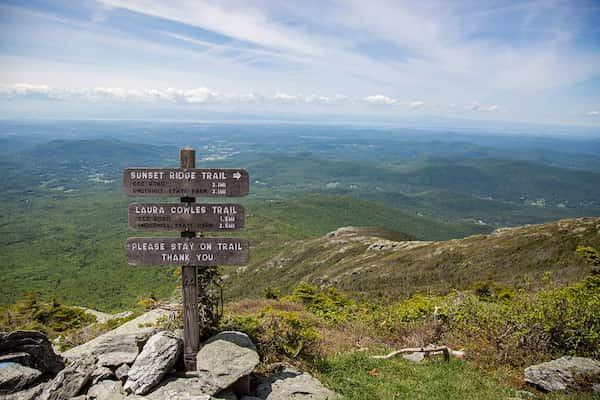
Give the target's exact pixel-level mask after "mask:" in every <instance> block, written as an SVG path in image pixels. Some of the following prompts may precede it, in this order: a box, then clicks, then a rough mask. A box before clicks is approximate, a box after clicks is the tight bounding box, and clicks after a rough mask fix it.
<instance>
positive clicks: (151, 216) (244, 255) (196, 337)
mask: <svg viewBox="0 0 600 400" xmlns="http://www.w3.org/2000/svg"><path fill="white" fill-rule="evenodd" d="M123 191H124V192H125V193H126V194H127V195H128V196H136V197H180V201H181V203H133V204H130V205H129V218H128V220H129V228H130V229H132V230H142V231H179V232H181V238H150V237H133V238H129V239H127V242H126V243H125V253H126V256H127V263H128V264H129V265H164V266H169V265H181V281H182V291H183V330H184V333H183V345H184V362H185V367H186V369H187V370H195V369H196V354H197V353H198V348H199V341H200V326H199V317H198V274H199V273H200V274H202V272H203V270H200V271H198V267H210V266H217V265H244V264H246V263H247V262H248V257H249V243H248V241H247V240H245V239H237V238H203V237H200V238H197V237H196V232H202V231H231V230H237V229H241V228H243V227H244V222H245V211H244V207H242V206H241V205H239V204H233V203H196V197H241V196H246V195H247V194H248V191H249V177H248V172H247V171H245V170H243V169H215V168H212V169H196V152H195V151H194V150H193V149H191V148H184V149H182V150H181V151H180V168H127V169H125V171H123Z"/></svg>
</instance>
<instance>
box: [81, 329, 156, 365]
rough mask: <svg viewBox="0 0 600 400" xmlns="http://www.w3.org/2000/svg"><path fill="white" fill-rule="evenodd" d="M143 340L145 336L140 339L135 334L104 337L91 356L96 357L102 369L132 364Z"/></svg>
mask: <svg viewBox="0 0 600 400" xmlns="http://www.w3.org/2000/svg"><path fill="white" fill-rule="evenodd" d="M145 340H146V337H145V336H142V337H140V336H139V335H137V334H135V333H132V334H125V335H112V336H106V337H105V338H104V339H103V340H102V341H101V342H100V343H98V345H97V346H96V348H95V349H94V351H93V353H92V354H93V355H95V356H96V357H98V365H100V366H103V367H119V366H121V365H123V364H132V363H133V362H134V361H135V359H136V357H137V356H138V354H139V353H140V348H141V346H142V345H143V343H144V342H145Z"/></svg>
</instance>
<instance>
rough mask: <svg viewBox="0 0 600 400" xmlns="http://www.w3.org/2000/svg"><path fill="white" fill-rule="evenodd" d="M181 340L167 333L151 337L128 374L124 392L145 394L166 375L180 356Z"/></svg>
mask: <svg viewBox="0 0 600 400" xmlns="http://www.w3.org/2000/svg"><path fill="white" fill-rule="evenodd" d="M182 346H183V344H182V340H181V338H179V337H178V336H175V335H174V334H172V333H169V332H160V333H157V334H156V335H154V336H152V337H151V338H150V339H149V340H148V342H147V343H146V345H145V346H144V349H143V350H142V352H141V353H140V355H139V356H138V357H137V359H136V360H135V362H134V363H133V366H132V367H131V369H129V372H128V374H127V375H128V378H127V383H126V384H125V390H126V391H127V392H133V393H135V394H146V393H148V392H149V391H150V389H152V388H154V387H155V386H156V385H157V384H158V383H160V381H161V380H162V378H164V377H165V375H167V373H169V372H170V371H171V369H172V368H173V366H174V365H175V363H176V362H177V360H178V359H179V357H180V356H181V350H182Z"/></svg>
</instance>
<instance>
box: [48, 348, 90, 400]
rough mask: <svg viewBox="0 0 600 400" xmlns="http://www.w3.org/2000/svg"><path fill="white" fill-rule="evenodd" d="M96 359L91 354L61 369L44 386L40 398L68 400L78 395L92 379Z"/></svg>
mask: <svg viewBox="0 0 600 400" xmlns="http://www.w3.org/2000/svg"><path fill="white" fill-rule="evenodd" d="M96 361H97V359H96V357H93V356H91V357H88V358H85V359H81V360H78V361H75V362H74V363H73V364H72V365H70V366H69V367H67V368H65V369H63V370H62V371H60V372H59V373H58V375H56V377H55V378H54V379H53V380H52V381H51V382H50V383H49V384H48V385H47V386H46V387H45V388H44V391H43V392H42V394H41V396H40V397H39V400H67V399H70V398H72V397H75V396H77V395H78V394H79V393H80V392H81V390H82V389H83V388H84V387H85V386H86V385H87V384H88V383H89V382H90V381H91V379H92V375H93V373H94V371H95V370H96Z"/></svg>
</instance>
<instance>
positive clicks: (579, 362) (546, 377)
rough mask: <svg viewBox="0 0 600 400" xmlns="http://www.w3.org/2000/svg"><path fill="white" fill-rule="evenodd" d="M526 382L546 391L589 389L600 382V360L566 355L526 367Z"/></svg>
mask: <svg viewBox="0 0 600 400" xmlns="http://www.w3.org/2000/svg"><path fill="white" fill-rule="evenodd" d="M525 382H527V383H529V384H531V385H534V386H537V387H538V388H540V389H542V390H544V391H546V392H554V391H564V392H574V391H581V390H583V391H589V390H592V389H593V387H594V385H596V384H600V362H599V361H596V360H592V359H591V358H584V357H570V356H565V357H561V358H559V359H556V360H552V361H548V362H545V363H541V364H537V365H533V366H531V367H528V368H526V369H525Z"/></svg>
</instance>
